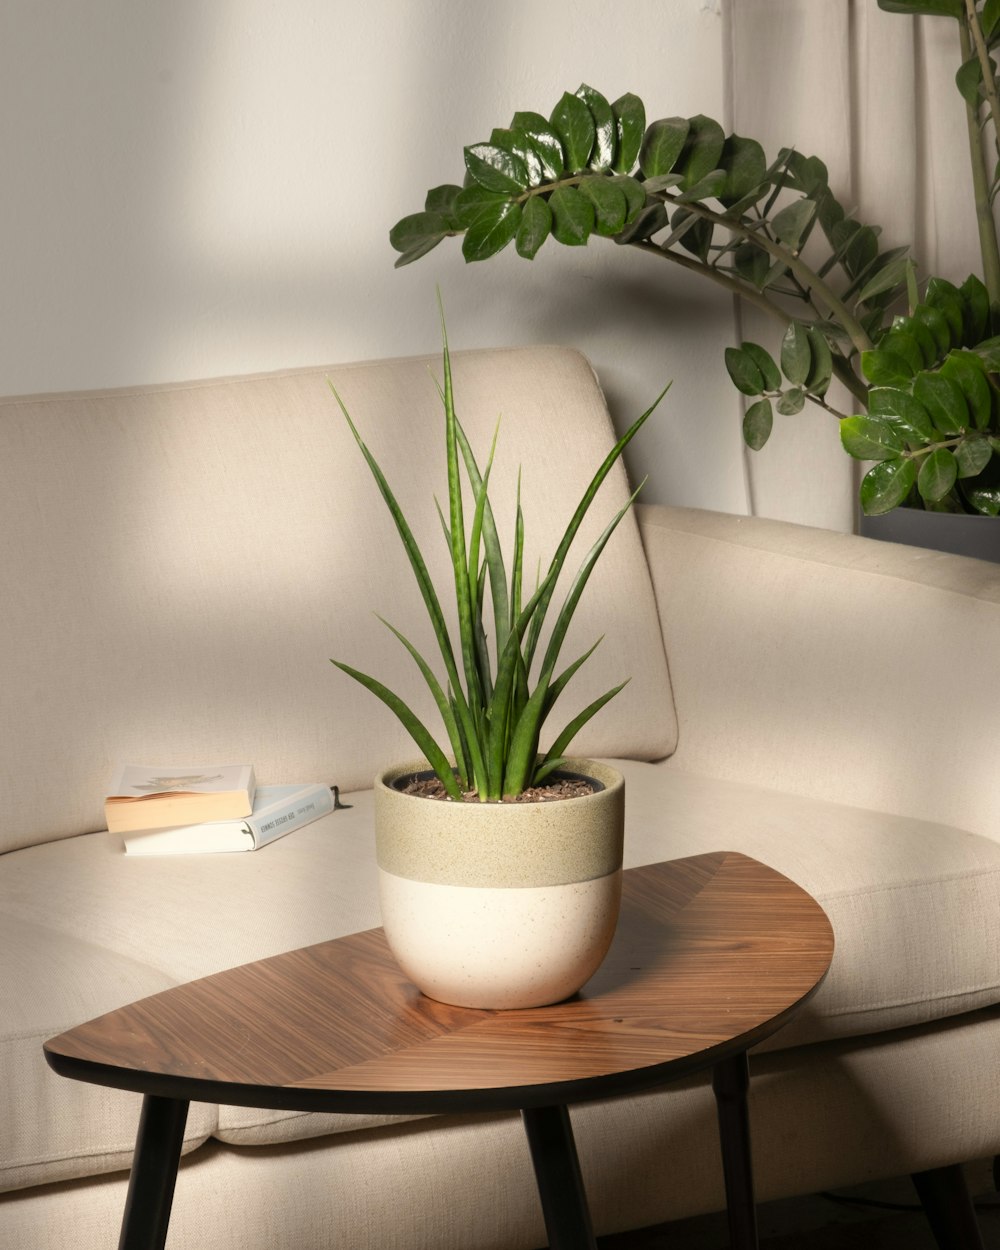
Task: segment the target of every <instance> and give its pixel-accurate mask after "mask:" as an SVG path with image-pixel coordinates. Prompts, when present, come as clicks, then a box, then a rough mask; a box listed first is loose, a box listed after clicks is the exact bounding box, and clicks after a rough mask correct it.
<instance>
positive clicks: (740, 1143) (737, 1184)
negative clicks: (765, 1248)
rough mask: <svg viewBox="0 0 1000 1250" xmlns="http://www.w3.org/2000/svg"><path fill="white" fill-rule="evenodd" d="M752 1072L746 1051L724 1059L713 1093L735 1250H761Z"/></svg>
mask: <svg viewBox="0 0 1000 1250" xmlns="http://www.w3.org/2000/svg"><path fill="white" fill-rule="evenodd" d="M749 1088H750V1069H749V1066H748V1064H747V1056H746V1051H744V1052H743V1053H742V1054H740V1055H736V1056H735V1058H733V1059H724V1060H723V1061H722V1062H721V1063H717V1064H716V1065H715V1067H714V1069H713V1070H712V1090H713V1091H714V1093H715V1103H716V1108H717V1110H718V1115H719V1141H720V1144H721V1146H722V1173H723V1176H724V1178H725V1182H726V1202H727V1204H728V1208H729V1240H730V1243H731V1244H732V1247H733V1250H757V1206H756V1203H755V1202H754V1195H753V1168H752V1165H751V1161H750V1114H749V1111H748V1108H747V1090H748V1089H749Z"/></svg>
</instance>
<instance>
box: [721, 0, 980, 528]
mask: <svg viewBox="0 0 1000 1250" xmlns="http://www.w3.org/2000/svg"><path fill="white" fill-rule="evenodd" d="M724 16H725V35H726V47H727V55H728V58H729V66H728V70H729V81H728V108H729V112H730V116H729V118H728V119H727V120H728V123H729V125H730V126H731V128H732V129H733V130H735V131H736V132H737V133H738V134H743V135H750V136H753V137H754V138H756V139H759V140H760V141H761V142H762V143H763V145H764V148H765V151H766V152H767V154H768V156H769V157H773V156H774V155H775V154H776V153H777V150H778V149H779V148H780V147H782V146H793V147H795V148H797V149H798V150H799V151H801V152H803V153H805V154H806V155H815V156H818V157H820V158H821V159H822V160H823V161H824V162H825V163H826V165H827V167H828V169H829V171H830V179H831V185H832V186H833V189H834V192H835V194H837V196H838V198H839V199H840V200H841V202H842V203H843V204H844V205H845V207H847V208H848V209H849V210H853V211H854V212H855V214H856V216H857V217H858V219H859V220H861V221H864V222H866V223H868V224H870V225H875V224H878V225H881V226H882V227H883V233H882V241H883V244H884V246H888V247H892V246H896V245H901V244H904V243H909V244H911V245H912V247H913V254H914V257H915V259H916V260H917V262H918V264H919V266H920V276H921V277H922V279H924V280H926V278H927V277H929V276H930V275H931V274H934V273H938V274H941V275H942V276H944V277H947V278H950V279H951V280H952V281H955V282H961V281H962V280H964V278H965V277H966V276H967V275H968V274H969V273H970V272H977V273H979V272H980V269H981V266H980V262H979V251H978V245H977V240H976V232H975V215H974V209H973V204H972V192H971V179H970V174H969V168H968V152H967V139H966V131H965V122H964V111H963V110H964V106H963V104H962V100H961V97H960V96H959V94H958V91H957V90H956V88H955V85H954V73H955V70H956V68H957V66H958V34H957V27H956V23H955V22H954V21H952V20H951V19H946V18H917V19H914V18H911V17H907V16H903V15H899V14H892V13H884V12H882V10H881V9H879V8H878V5H877V3H876V0H727V4H726V8H725V10H724ZM737 328H738V333H740V334H741V335H742V337H744V338H749V339H758V340H759V341H761V342H764V343H767V344H769V345H772V346H776V338H775V330H774V327H773V326H772V325H771V324H770V323H768V321H767V320H766V318H764V316H763V314H760V313H757V312H755V311H746V310H744V311H742V312H740V313H738V327H737ZM831 398H832V399H833V402H835V403H836V399H835V398H834V397H833V392H832V391H831ZM840 399H841V400H842V403H843V407H842V409H841V410H842V411H851V402H852V401H851V400H850V397H849V396H847V395H846V393H844V392H841V393H840ZM836 406H837V407H838V408H840V407H841V404H840V403H836ZM745 454H746V457H747V474H748V481H749V495H750V506H751V511H752V512H753V513H754V514H756V515H760V516H768V517H775V518H779V519H782V520H790V521H798V522H801V523H804V524H808V525H819V526H824V527H827V528H830V529H837V530H844V531H849V530H851V529H852V528H854V523H855V510H856V497H857V481H858V477H859V474H858V472H857V469H858V466H855V464H854V463H853V462H852V461H851V460H850V459H849V458H848V457H847V456H846V455H845V454H844V453H843V451H842V450H841V449H840V443H839V436H838V430H837V421H836V419H835V418H834V417H831V416H829V415H827V414H826V413H824V412H822V411H821V410H819V409H816V408H814V407H810V406H807V407H806V409H805V410H804V411H803V412H802V413H801V414H800V415H799V416H795V417H777V416H776V417H775V430H774V433H773V434H772V436H771V439H770V441H769V442H768V444H767V445H766V446H765V447H764V448H763V449H762V450H761V451H759V452H751V451H747V452H746V453H745Z"/></svg>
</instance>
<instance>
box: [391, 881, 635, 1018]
mask: <svg viewBox="0 0 1000 1250" xmlns="http://www.w3.org/2000/svg"><path fill="white" fill-rule="evenodd" d="M621 876H622V874H621V869H619V870H617V871H616V872H612V873H609V874H608V875H607V876H605V877H598V878H597V879H596V880H593V881H581V882H573V883H571V884H569V885H548V886H516V887H499V888H498V887H488V886H462V885H436V884H433V883H430V882H426V881H412V880H410V879H409V878H407V877H399V876H396V875H395V874H393V873H390V872H386V870H385V869H384V868H383V869H379V892H380V898H381V903H382V914H383V923H384V924H385V934H386V938H387V940H388V943H389V946H390V948H391V950H392V953H393V955H394V956H395V958H396V960H397V962H398V963H399V965H400V967H401V968H402V970H403V972H404V973H405V974H406V976H407V977H409V979H410V980H411V981H412V982H413V983H414V985H416V986H417V988H418V989H420V990H422V991H423V993H424V994H426V995H427V996H428V997H430V998H435V999H438V1000H439V1001H440V1002H444V1003H451V1004H453V1005H455V1006H459V1007H480V1008H491V1009H508V1008H514V1007H543V1006H547V1005H548V1004H549V1003H557V1002H560V1001H561V1000H562V999H564V998H569V997H570V995H571V994H575V993H576V991H577V990H578V989H580V987H581V986H582V985H583V984H584V983H585V982H586V981H588V980H589V979H590V977H591V976H593V974H594V973H595V972H596V971H597V969H598V968H599V967H600V964H601V961H602V960H603V959H604V956H605V955H606V954H607V952H608V948H609V947H610V945H611V939H612V938H613V937H614V933H615V926H616V924H617V921H618V909H619V904H620V902H621Z"/></svg>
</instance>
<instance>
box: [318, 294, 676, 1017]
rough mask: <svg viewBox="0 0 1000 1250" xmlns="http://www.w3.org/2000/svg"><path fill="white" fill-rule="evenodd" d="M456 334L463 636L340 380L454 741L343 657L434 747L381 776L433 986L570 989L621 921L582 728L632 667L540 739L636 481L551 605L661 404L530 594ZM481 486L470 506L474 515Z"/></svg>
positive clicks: (604, 800) (616, 826) (614, 798)
mask: <svg viewBox="0 0 1000 1250" xmlns="http://www.w3.org/2000/svg"><path fill="white" fill-rule="evenodd" d="M442 337H443V342H444V346H443V385H442V386H441V398H442V404H443V409H444V433H445V455H446V462H447V475H448V506H447V518H445V517H444V516H442V518H441V520H442V524H443V528H444V531H445V538H446V540H447V542H448V546H449V552H450V563H451V570H452V574H453V586H452V592H453V594H454V607H455V610H456V613H457V620H458V635H459V638H458V645H457V646H455V645H453V643H452V639H451V635H450V632H449V628H448V624H447V620H446V614H445V610H444V608H443V606H442V597H441V595H439V593H438V590H437V588H436V587H435V586H434V584H433V582H432V579H431V576H430V574H429V572H428V568H427V564H426V562H425V560H424V557H423V555H422V554H421V551H420V549H419V547H418V545H417V542H416V540H415V538H414V535H413V531H412V529H411V527H410V525H409V523H408V522H407V519H406V517H405V516H404V515H403V512H402V509H401V508H400V506H399V503H398V502H397V499H396V496H395V495H394V493H393V491H392V488H391V486H390V484H389V482H388V481H387V480H386V478H385V475H384V474H383V472H382V470H381V469H380V467H379V465H378V464H377V462H376V460H375V458H374V456H373V455H372V453H371V451H370V450H369V449H368V447H367V446H366V444H365V443H364V441H363V439H362V437H361V435H360V433H359V431H358V429H357V427H356V426H355V424H354V422H353V420H352V418H351V416H350V415H349V413H348V412H347V409H346V407H345V406H344V404H343V401H342V400H341V399H340V397H339V396H336V397H337V402H338V403H339V404H340V407H341V410H342V412H343V414H344V416H345V418H346V420H347V421H348V424H349V425H350V428H351V431H352V433H353V435H354V438H355V439H356V441H357V444H358V447H359V449H360V451H361V453H362V455H363V456H364V458H365V460H366V462H367V464H368V467H369V469H370V470H371V473H372V475H373V477H374V479H375V482H376V484H377V486H378V489H379V491H380V492H381V494H382V497H383V499H384V501H385V503H386V506H387V508H388V510H389V512H390V514H391V516H392V519H393V522H394V523H395V526H396V529H397V531H398V534H399V537H400V539H401V541H402V543H403V546H404V548H405V550H406V554H407V557H408V559H409V563H410V566H411V568H412V570H413V573H414V576H415V578H416V582H417V586H418V587H419V591H420V594H421V596H422V599H423V603H424V605H425V607H426V609H427V612H428V615H429V617H430V621H431V624H432V626H433V631H434V635H435V638H436V640H437V644H438V649H439V652H440V661H441V665H442V667H443V673H444V676H443V677H442V678H439V677H438V676H437V675H436V674H435V672H434V670H433V668H432V666H431V664H430V663H429V662H428V661H427V660H426V659H425V658H424V657H423V656H422V655H421V654H420V653H419V652H418V650H417V648H416V647H415V646H414V645H413V643H412V642H410V641H409V640H408V639H407V638H405V637H404V636H403V635H402V634H401V633H400V632H399V631H398V630H397V629H396V628H395V627H394V626H392V625H391V624H389V623H388V622H383V623H384V624H387V626H388V628H389V629H390V630H391V631H392V632H393V633H394V634H395V635H396V637H397V638H398V639H399V641H400V642H401V644H402V645H403V646H404V647H405V648H406V650H407V651H408V652H409V654H410V655H411V657H412V658H413V661H414V663H415V664H416V666H417V668H418V669H419V671H420V673H421V675H422V677H423V679H424V681H425V682H426V685H427V687H428V688H429V690H430V693H431V695H432V696H433V700H434V703H435V705H436V707H437V709H438V712H439V713H440V718H441V721H442V724H443V726H444V730H445V733H446V736H447V745H446V746H443V745H441V744H440V743H439V742H438V741H437V739H436V738H435V737H434V735H433V734H432V733H431V732H430V730H429V729H428V728H427V726H426V725H425V724H424V723H423V722H422V721H421V720H420V719H419V718H418V717H417V715H416V714H415V713H414V712H413V710H412V709H411V707H410V706H409V705H408V704H407V703H406V702H405V701H404V699H402V698H401V697H400V696H399V695H398V694H396V693H394V692H393V691H391V690H389V689H388V688H387V687H386V686H385V685H384V684H383V683H382V682H380V681H379V680H378V679H377V678H375V677H373V676H371V675H369V674H366V673H362V672H359V671H358V670H357V669H356V668H353V667H352V666H351V665H349V664H347V663H345V662H343V661H341V660H334V661H333V662H334V664H336V666H337V667H338V668H340V669H341V670H342V671H343V672H345V673H347V674H348V675H350V676H351V677H352V678H354V679H355V680H356V681H358V682H360V683H361V684H362V685H363V686H364V687H365V688H366V689H367V690H369V691H370V692H371V693H372V694H374V695H376V696H377V697H378V698H379V699H381V700H382V701H383V702H384V703H385V704H386V705H387V706H388V707H389V708H390V710H391V711H392V712H393V713H394V714H395V715H396V716H397V717H398V718H399V720H400V721H401V722H402V724H403V725H404V726H405V728H406V729H407V731H408V732H409V734H410V736H411V737H412V738H413V739H414V742H415V743H416V745H417V748H418V749H419V751H420V753H421V755H422V756H423V760H422V761H421V762H419V763H416V764H412V763H411V764H404V765H402V766H398V767H394V768H390V769H388V770H386V771H385V772H384V773H383V774H382V775H381V776H380V777H378V778H377V779H376V783H375V804H376V849H377V858H378V865H379V890H380V900H381V906H382V919H383V925H384V928H385V933H386V937H387V939H388V942H389V945H390V947H391V949H392V950H393V953H394V955H395V957H396V959H397V960H398V962H399V964H400V966H401V967H402V969H403V971H404V972H405V973H406V974H407V975H408V976H409V978H410V979H411V980H412V981H413V982H414V983H415V984H416V985H417V986H418V987H419V988H420V989H421V990H423V991H424V992H425V993H426V994H428V995H429V996H430V997H433V998H437V999H440V1000H442V1001H445V1002H449V1003H455V1004H458V1005H461V1006H468V1007H490V1008H507V1007H528V1006H541V1005H544V1004H546V1003H550V1002H556V1001H559V1000H560V999H563V998H566V997H568V996H569V995H571V994H573V993H574V992H575V991H576V990H578V989H579V988H580V986H581V985H583V983H584V982H585V981H586V980H588V979H589V977H590V976H591V975H592V974H593V972H594V971H596V969H597V967H598V966H599V964H600V962H601V960H602V959H603V958H604V955H605V954H606V953H607V949H608V947H609V945H610V942H611V938H612V936H613V934H614V930H615V925H616V922H617V916H618V906H619V900H620V891H621V865H622V844H623V834H624V780H623V778H622V776H621V774H620V773H618V772H617V770H615V769H612V768H610V767H608V766H607V765H604V764H601V763H598V762H596V761H583V760H577V759H573V758H571V757H570V756H568V755H567V751H568V748H569V746H570V744H571V742H572V740H573V738H574V737H575V735H576V734H577V732H578V731H579V730H580V729H581V728H582V727H583V726H584V725H585V724H586V723H587V721H589V720H590V719H591V717H593V716H594V715H595V714H596V713H597V712H598V711H599V710H600V709H601V708H602V707H603V706H604V705H605V704H606V703H607V702H608V701H609V700H610V699H612V698H614V696H615V695H616V694H617V693H618V692H619V691H620V690H621V689H622V686H623V685H624V684H625V683H624V682H623V683H622V684H621V685H617V686H615V687H614V688H612V689H610V690H608V691H607V692H606V693H605V694H603V695H601V696H600V697H599V698H597V699H596V700H594V701H593V702H592V703H590V704H589V705H588V706H587V707H585V708H584V709H583V710H582V711H581V712H579V713H578V714H577V715H575V716H574V717H573V718H572V719H571V720H570V721H569V723H568V724H566V725H565V727H564V728H562V729H561V730H560V731H559V732H558V733H556V734H555V736H554V737H553V739H552V741H551V745H549V747H548V749H547V750H542V749H541V746H540V743H541V741H542V730H543V726H544V725H545V723H546V721H547V719H548V717H549V715H550V713H551V712H552V709H553V707H554V705H555V704H556V702H557V700H558V699H559V697H560V695H561V694H562V693H563V691H564V690H565V688H566V686H567V685H568V683H569V682H570V680H571V679H572V677H573V676H574V674H575V673H576V672H577V671H578V669H579V668H580V667H581V665H582V664H583V663H584V662H585V661H586V660H587V659H588V658H589V656H590V655H591V654H592V653H593V651H594V649H595V647H596V646H597V643H595V644H594V645H593V646H591V647H590V648H589V649H588V650H587V651H586V652H584V654H583V655H581V656H579V657H577V658H575V659H574V660H572V661H571V662H570V663H568V664H566V665H565V666H564V667H561V659H560V653H561V650H562V645H563V643H564V641H565V638H566V633H567V630H568V628H569V625H570V622H571V620H572V618H573V614H574V611H575V609H576V606H577V604H578V602H579V600H580V597H581V595H582V594H583V591H584V589H585V587H586V585H587V581H588V579H589V577H590V575H591V573H592V571H593V569H594V566H595V564H596V563H597V560H598V559H599V557H600V555H601V553H602V552H603V551H604V548H605V546H606V545H607V543H608V541H609V540H610V539H611V536H612V535H613V533H614V531H615V529H616V528H617V526H618V524H619V522H620V521H621V520H622V518H623V517H624V516H625V514H626V512H627V511H628V510H629V508H630V507H631V505H632V502H633V500H634V499H635V495H636V494H637V493H638V491H636V492H635V494H633V495H632V496H631V497H630V498H629V499H628V501H627V502H626V503H625V504H624V506H623V507H622V508H620V509H619V511H618V512H617V513H616V514H615V515H614V516H613V517H612V518H611V520H610V521H609V522H608V524H607V525H606V526H605V528H604V530H603V532H602V533H601V534H600V536H599V538H598V539H597V541H596V542H595V543H594V544H593V546H592V547H591V548H590V550H589V551H588V552H587V554H586V556H585V557H584V559H583V561H582V563H581V564H580V567H579V569H578V570H577V572H576V573H575V575H574V576H573V578H572V580H571V582H570V584H569V588H568V590H567V591H566V594H565V598H564V600H563V602H562V605H561V607H559V609H558V611H557V612H556V611H552V612H550V608H551V607H552V604H553V597H554V594H555V591H556V586H557V582H558V581H559V578H560V574H561V573H562V572H563V571H564V568H565V566H566V561H567V557H568V555H569V552H570V547H571V545H572V543H573V540H574V538H575V537H576V535H577V533H578V531H579V529H580V525H581V523H582V522H583V520H584V518H585V516H586V515H587V513H588V510H589V508H590V505H591V503H592V501H593V499H594V497H595V495H596V494H597V492H598V489H599V487H600V486H601V483H602V482H603V481H604V479H605V478H606V477H607V475H608V473H609V472H610V471H611V469H612V468H613V467H614V465H615V464H616V463H617V462H618V460H619V458H620V457H621V454H622V452H623V451H624V449H625V447H626V446H627V445H628V444H629V442H631V440H632V439H633V438H634V436H635V435H636V434H637V433H638V431H639V430H640V429H641V427H642V425H643V424H644V422H645V421H646V419H647V418H648V417H649V415H650V413H651V412H652V411H653V408H655V407H656V404H654V405H653V407H652V408H650V409H649V410H648V411H647V412H645V413H643V415H642V416H641V417H639V419H638V420H637V421H635V422H634V424H633V425H632V426H631V427H630V428H629V429H628V430H627V431H626V432H625V434H624V435H623V436H622V437H621V438H620V439H619V440H618V442H617V443H616V444H615V446H614V447H613V448H612V449H611V451H610V452H609V453H608V455H607V457H606V458H605V460H604V462H603V463H602V464H601V465H600V467H599V468H598V469H597V471H596V473H595V474H594V477H593V479H592V480H591V482H590V484H589V485H588V487H587V489H586V491H585V492H584V495H583V497H582V499H581V500H580V503H579V505H578V507H577V508H576V511H575V512H574V514H573V516H572V517H571V518H570V520H569V522H568V524H567V526H566V529H565V532H564V533H563V535H562V538H561V540H560V541H559V544H558V546H557V548H556V551H555V554H554V555H553V557H552V560H551V563H550V565H549V568H548V571H547V572H546V574H545V576H544V577H541V578H540V580H539V582H538V585H537V587H536V589H535V590H534V591H533V592H532V593H530V594H529V593H528V592H527V591H526V590H525V589H524V584H523V569H522V554H523V543H524V522H523V516H522V511H521V501H520V490H518V499H517V502H516V525H515V545H514V551H513V553H512V556H511V558H510V559H509V561H508V559H506V558H505V556H504V553H503V551H502V550H501V544H500V541H499V537H498V533H497V526H496V522H495V518H494V512H493V507H492V504H491V502H490V497H489V479H490V472H491V468H492V465H493V459H494V453H495V450H496V444H497V436H496V434H495V435H494V439H493V446H492V447H491V448H490V450H489V454H488V457H487V459H486V461H485V463H484V464H483V466H482V468H480V464H479V463H478V462H477V459H476V456H475V454H474V452H473V448H472V447H471V446H470V444H469V441H468V439H467V437H466V435H465V432H464V430H463V428H462V425H461V423H460V421H459V419H458V417H457V415H456V408H455V398H454V391H453V382H452V370H451V359H450V355H449V349H448V340H447V335H446V333H445V331H444V321H443V317H442ZM334 394H335V395H336V391H334ZM657 402H659V401H657ZM463 473H464V478H465V486H466V492H465V493H466V494H467V496H468V499H467V501H466V500H465V499H463V481H462V475H463ZM640 489H641V487H640ZM466 502H468V504H469V506H470V507H471V522H467V520H466ZM487 588H488V589H487ZM550 618H551V619H550ZM547 622H548V624H547ZM544 628H547V630H548V632H547V635H546V634H545V633H544V632H543V629H544ZM490 634H492V639H490V637H489V635H490Z"/></svg>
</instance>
